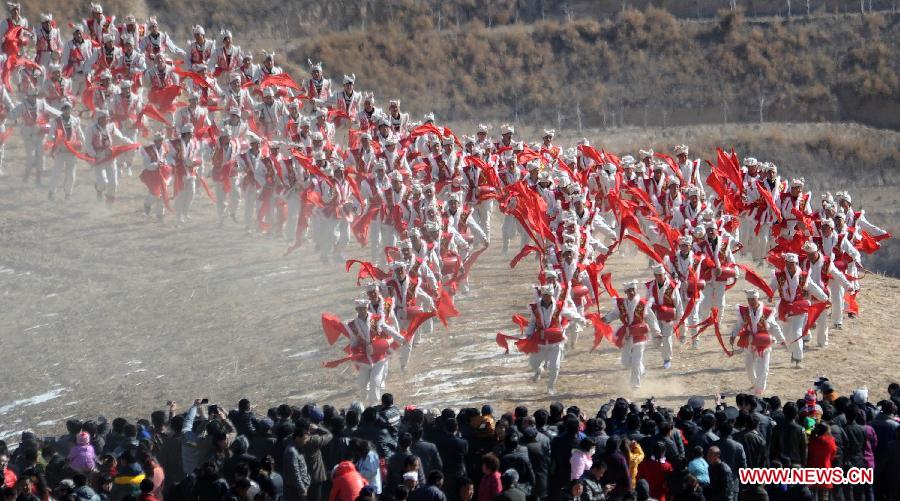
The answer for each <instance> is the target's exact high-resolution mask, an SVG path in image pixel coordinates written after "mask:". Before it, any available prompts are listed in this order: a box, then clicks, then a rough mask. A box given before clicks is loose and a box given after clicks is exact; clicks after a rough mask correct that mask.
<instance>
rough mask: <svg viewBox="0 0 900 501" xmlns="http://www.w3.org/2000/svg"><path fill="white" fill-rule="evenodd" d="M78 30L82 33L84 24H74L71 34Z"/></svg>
mask: <svg viewBox="0 0 900 501" xmlns="http://www.w3.org/2000/svg"><path fill="white" fill-rule="evenodd" d="M79 31H80V32H82V33H83V32H84V26H82V25H81V24H76V25H75V26H72V34H73V35H74V34H75V33H78V32H79Z"/></svg>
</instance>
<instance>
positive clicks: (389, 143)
mask: <svg viewBox="0 0 900 501" xmlns="http://www.w3.org/2000/svg"><path fill="white" fill-rule="evenodd" d="M398 144H400V141H399V140H398V139H397V136H389V137H388V138H387V139H385V140H384V145H385V146H397V145H398Z"/></svg>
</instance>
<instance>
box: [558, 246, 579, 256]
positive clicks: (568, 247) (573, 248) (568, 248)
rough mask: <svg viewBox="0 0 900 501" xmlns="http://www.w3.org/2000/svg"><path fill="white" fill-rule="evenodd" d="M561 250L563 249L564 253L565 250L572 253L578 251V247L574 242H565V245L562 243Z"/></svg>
mask: <svg viewBox="0 0 900 501" xmlns="http://www.w3.org/2000/svg"><path fill="white" fill-rule="evenodd" d="M562 251H563V254H565V253H566V252H571V253H572V254H575V253H576V252H578V247H576V246H575V245H574V244H566V245H563V248H562Z"/></svg>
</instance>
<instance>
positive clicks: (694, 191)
mask: <svg viewBox="0 0 900 501" xmlns="http://www.w3.org/2000/svg"><path fill="white" fill-rule="evenodd" d="M685 193H687V196H689V197H695V196H700V188H698V187H696V186H694V185H690V186H688V187H687V189H686V190H685Z"/></svg>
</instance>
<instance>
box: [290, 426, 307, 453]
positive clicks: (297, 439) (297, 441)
mask: <svg viewBox="0 0 900 501" xmlns="http://www.w3.org/2000/svg"><path fill="white" fill-rule="evenodd" d="M293 438H294V445H295V446H297V447H298V448H300V447H303V446H304V445H306V442H308V441H309V421H306V420H305V419H303V420H301V421H298V422H297V424H296V425H295V427H294V432H293Z"/></svg>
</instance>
